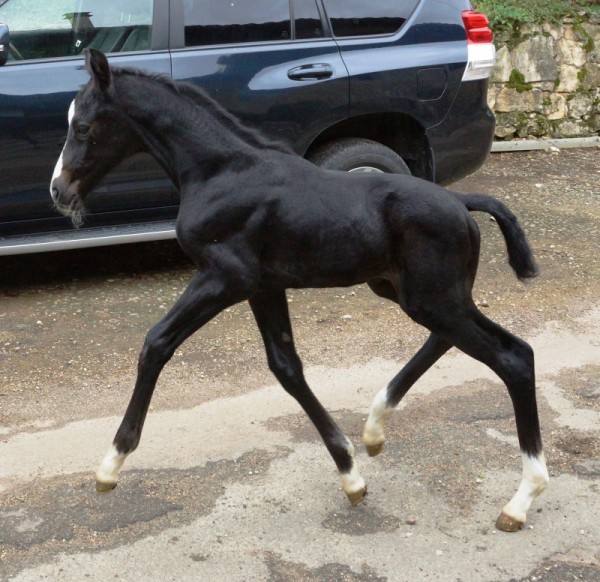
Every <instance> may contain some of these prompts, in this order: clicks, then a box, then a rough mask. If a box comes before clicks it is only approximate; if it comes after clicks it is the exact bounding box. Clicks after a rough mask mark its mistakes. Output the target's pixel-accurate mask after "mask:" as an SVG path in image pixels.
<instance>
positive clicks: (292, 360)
mask: <svg viewBox="0 0 600 582" xmlns="http://www.w3.org/2000/svg"><path fill="white" fill-rule="evenodd" d="M249 301H250V307H251V308H252V311H253V313H254V317H255V318H256V322H257V324H258V328H259V330H260V333H261V335H262V338H263V340H264V343H265V348H266V351H267V360H268V362H269V368H270V369H271V371H272V372H273V374H275V376H276V378H277V379H278V380H279V382H280V383H281V385H282V386H283V387H284V388H285V390H286V391H287V392H288V393H289V394H291V395H292V396H293V397H294V398H295V399H296V400H297V401H298V403H299V404H300V406H302V408H303V409H304V411H305V412H306V414H307V415H308V417H309V418H310V420H311V421H312V422H313V424H314V425H315V427H316V429H317V430H318V431H319V433H320V435H321V437H322V439H323V441H324V443H325V446H326V447H327V450H328V451H329V453H330V454H331V456H332V457H333V460H334V461H335V464H336V465H337V468H338V470H339V472H340V474H341V477H342V489H343V490H344V493H345V494H346V495H347V496H348V499H349V500H350V503H352V505H357V504H359V503H360V502H361V501H362V499H363V497H364V495H365V493H366V491H367V487H366V485H365V482H364V481H363V478H362V477H361V476H360V474H359V472H358V470H357V468H356V464H355V462H354V447H353V446H352V443H351V442H350V441H349V440H348V438H347V437H346V436H345V435H344V433H342V431H341V430H340V429H339V427H338V426H337V424H336V423H335V421H334V420H333V419H332V418H331V416H330V415H329V414H328V413H327V411H326V410H325V409H324V408H323V406H322V405H321V403H320V402H319V401H318V399H317V398H316V396H315V395H314V394H313V393H312V391H311V389H310V388H309V386H308V384H307V383H306V380H305V379H304V374H303V372H302V362H301V361H300V358H299V357H298V354H297V353H296V349H295V348H294V340H293V338H292V327H291V324H290V318H289V313H288V305H287V300H286V297H285V291H274V292H269V293H258V294H256V295H255V296H254V297H252V299H250V300H249Z"/></svg>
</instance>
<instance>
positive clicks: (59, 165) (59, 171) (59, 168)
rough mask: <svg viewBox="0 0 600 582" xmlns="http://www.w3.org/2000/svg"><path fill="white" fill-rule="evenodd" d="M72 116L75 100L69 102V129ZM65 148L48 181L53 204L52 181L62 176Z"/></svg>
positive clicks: (73, 114)
mask: <svg viewBox="0 0 600 582" xmlns="http://www.w3.org/2000/svg"><path fill="white" fill-rule="evenodd" d="M74 116H75V99H73V101H71V105H69V127H70V126H71V121H73V117H74ZM66 145H67V143H66V142H65V146H66ZM65 146H63V149H62V151H61V152H60V156H59V157H58V161H57V162H56V166H54V172H53V174H52V179H51V180H50V196H51V198H52V200H53V202H56V199H55V198H54V188H53V184H54V180H56V178H58V177H59V176H60V175H61V174H62V171H63V153H64V151H65Z"/></svg>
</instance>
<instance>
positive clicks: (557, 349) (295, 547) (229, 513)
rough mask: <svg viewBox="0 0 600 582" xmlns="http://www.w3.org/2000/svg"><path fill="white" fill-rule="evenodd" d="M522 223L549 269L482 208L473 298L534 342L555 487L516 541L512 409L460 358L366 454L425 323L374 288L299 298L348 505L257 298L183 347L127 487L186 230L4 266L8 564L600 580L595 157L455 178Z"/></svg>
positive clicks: (510, 162) (193, 573)
mask: <svg viewBox="0 0 600 582" xmlns="http://www.w3.org/2000/svg"><path fill="white" fill-rule="evenodd" d="M453 188H454V189H456V190H458V191H463V192H467V191H481V192H487V193H493V194H495V195H496V196H498V197H499V198H501V199H502V200H504V201H505V202H507V203H508V204H509V205H510V207H511V208H512V209H513V211H514V212H515V213H516V214H517V215H518V216H519V218H520V220H521V222H522V224H523V225H524V227H525V229H526V231H527V233H528V236H529V239H530V242H531V243H532V246H533V247H534V249H535V252H536V255H537V258H538V260H539V263H540V266H541V270H542V273H541V275H540V277H538V278H537V279H536V280H534V281H533V282H531V283H529V284H527V285H523V284H521V283H519V282H517V280H516V279H515V278H514V276H513V274H512V272H511V271H510V269H509V267H508V266H507V264H506V254H505V249H504V244H503V241H502V238H501V235H500V234H499V232H498V229H497V226H496V225H495V224H494V223H493V222H492V221H490V220H489V218H488V217H487V216H485V215H478V217H477V219H478V222H479V224H480V227H481V231H482V241H483V249H482V259H481V267H480V271H479V276H478V281H477V283H476V289H475V297H476V299H477V301H478V302H479V304H480V306H481V309H482V310H483V311H484V312H485V313H486V314H487V315H488V316H489V317H491V318H492V319H494V320H496V321H497V322H498V323H500V324H501V325H503V326H505V327H506V328H508V329H509V330H511V331H512V332H513V333H516V334H517V335H520V336H521V337H523V338H525V339H527V340H528V341H529V342H530V343H531V344H532V345H533V347H534V349H535V352H536V372H537V377H538V393H539V405H540V415H541V422H542V433H543V438H544V445H545V452H546V458H547V462H548V468H549V470H550V475H551V483H550V487H549V489H548V490H547V491H546V493H545V494H544V495H543V496H542V497H540V498H539V499H538V500H537V501H536V502H535V504H534V506H533V507H532V509H531V511H530V513H529V516H528V523H527V525H526V526H525V527H524V528H523V529H522V530H521V531H519V532H517V533H514V534H507V533H503V532H498V531H496V530H495V528H494V522H495V519H496V517H497V514H498V512H499V511H500V509H501V507H502V506H503V505H504V504H505V503H506V502H507V501H508V500H509V499H510V497H512V495H513V493H514V492H515V490H516V487H517V486H518V483H519V480H520V470H521V466H520V465H521V461H520V455H519V451H518V446H517V443H516V436H515V429H514V421H513V416H512V410H511V406H510V400H509V398H508V395H507V393H506V390H505V388H504V387H503V385H502V384H501V383H500V382H499V380H497V378H495V376H493V374H492V373H491V372H489V371H488V370H487V369H486V368H485V367H483V366H482V365H480V364H479V363H477V362H474V361H472V360H470V359H469V358H467V357H466V356H464V355H462V354H460V353H458V352H456V351H451V352H450V353H449V354H447V355H446V356H445V357H444V358H443V359H442V360H440V362H439V363H438V364H437V365H436V366H435V367H434V368H433V369H432V370H430V371H429V373H428V374H426V375H425V376H424V377H423V378H422V379H421V380H420V381H419V382H418V383H417V385H416V386H415V387H414V388H413V389H412V390H411V391H410V392H409V394H408V395H407V397H406V398H405V400H404V402H403V404H402V405H401V407H400V409H399V410H398V411H397V413H396V414H395V415H394V416H393V417H392V419H391V420H390V422H389V424H388V430H387V437H388V442H387V443H386V447H385V449H384V452H383V453H382V454H381V455H380V456H379V457H376V458H373V459H371V458H369V457H368V456H367V455H366V453H365V452H364V450H363V447H362V446H361V442H360V441H361V434H362V426H363V424H364V420H365V419H366V415H367V413H368V409H369V406H370V403H371V400H372V398H373V396H374V395H375V394H376V392H377V391H378V390H379V389H380V388H381V387H383V386H384V385H385V384H386V383H387V381H388V380H389V379H390V378H391V377H392V376H393V375H394V374H395V373H396V372H397V371H398V369H399V368H400V367H401V365H402V364H403V363H404V362H406V361H407V360H408V358H409V357H410V356H411V355H412V354H413V353H414V352H415V350H416V349H417V348H418V347H419V346H420V345H421V343H422V342H423V341H424V339H425V337H426V333H425V332H424V331H423V330H422V329H420V328H419V327H418V326H416V325H415V324H413V323H412V322H410V320H409V319H408V318H407V317H406V316H405V315H404V314H402V313H401V312H400V310H399V309H398V308H397V307H396V306H394V305H392V304H391V303H389V302H385V301H383V300H381V299H379V298H377V297H375V296H374V295H373V294H372V293H371V292H370V291H369V290H368V288H367V287H365V286H359V287H355V288H351V289H334V290H304V291H294V292H291V293H290V294H289V301H290V309H291V314H292V322H293V324H294V329H295V335H296V343H297V346H298V349H299V352H300V354H301V356H302V357H303V360H304V363H305V369H306V372H307V377H308V380H309V383H310V384H311V386H312V387H313V388H314V391H315V392H316V393H317V395H318V396H319V398H320V399H321V400H322V402H323V403H324V404H325V405H326V406H327V408H328V409H329V410H330V411H331V412H332V413H333V415H334V417H335V418H336V420H338V422H339V424H340V426H341V427H342V428H343V429H344V430H345V431H346V433H347V435H348V436H349V437H350V438H351V440H352V441H353V442H354V444H355V446H356V448H357V462H358V466H359V468H360V470H361V473H362V475H363V477H364V478H365V480H366V481H367V483H368V486H369V495H368V496H367V498H366V500H365V502H364V503H363V504H362V505H360V506H358V507H354V508H353V507H351V506H350V505H349V503H348V502H347V500H346V498H345V496H344V494H343V493H342V492H341V489H340V483H339V478H338V475H337V473H336V471H335V469H334V466H333V463H332V461H331V459H330V458H329V456H328V455H327V453H326V451H325V448H324V446H323V445H322V443H321V442H320V439H319V437H318V435H317V433H316V431H315V430H314V429H313V428H312V426H311V425H310V423H309V422H308V421H307V419H306V418H305V416H304V415H303V413H301V411H300V410H299V408H298V406H297V404H296V403H295V402H294V401H293V400H292V399H291V398H290V397H289V396H287V395H286V394H285V393H284V391H283V390H282V389H281V388H280V387H278V386H277V385H276V383H275V381H274V379H273V378H272V376H271V375H270V373H269V371H268V369H267V367H266V363H265V356H264V354H263V349H262V347H261V344H260V339H259V335H258V332H257V331H256V327H255V324H254V322H253V320H252V317H251V314H250V311H249V309H248V308H247V306H245V305H240V306H236V307H234V308H231V309H229V310H227V311H226V312H225V313H223V314H221V315H220V316H219V317H217V318H216V319H215V320H214V321H213V322H211V323H210V324H208V325H207V326H206V327H205V328H204V329H202V330H201V331H200V332H199V333H197V334H196V335H195V336H194V337H193V338H191V339H190V340H189V341H188V342H186V343H185V344H184V345H183V346H182V347H181V348H180V349H179V350H178V351H177V352H176V354H175V356H174V358H173V359H172V361H171V362H170V363H169V365H168V366H167V368H166V369H165V371H164V372H163V375H162V376H161V379H160V381H159V385H158V388H157V391H156V394H155V397H154V399H153V402H152V408H151V411H150V414H149V417H148V421H147V423H146V427H145V429H144V434H143V438H142V443H141V445H140V447H139V448H138V450H137V451H136V452H135V453H133V454H132V455H131V456H130V458H129V459H128V460H127V462H126V464H125V466H124V469H123V472H122V476H121V481H120V483H119V485H118V487H117V488H116V489H115V491H113V492H112V493H110V494H107V495H97V494H96V492H95V490H94V481H93V472H94V470H95V467H96V465H97V463H98V462H99V461H100V459H101V458H102V456H103V455H104V453H105V452H106V450H107V448H108V446H109V445H110V443H111V441H112V438H113V436H114V432H115V430H116V428H117V426H118V423H119V421H120V418H121V415H122V413H123V411H124V409H125V406H126V404H127V401H128V399H129V396H130V393H131V389H132V385H133V382H134V379H135V371H136V364H137V361H136V360H137V353H138V351H139V347H140V346H141V344H142V341H143V338H144V335H145V333H146V331H147V329H148V328H149V327H150V326H151V325H152V323H154V322H155V321H156V320H157V319H159V318H160V317H161V316H162V315H163V314H164V313H165V312H166V310H167V309H168V307H169V305H170V304H171V303H172V302H173V300H174V298H175V297H177V296H178V295H179V293H181V291H182V290H183V289H184V288H185V284H186V281H187V280H189V278H190V277H191V275H192V273H193V270H192V268H191V266H190V264H189V262H188V261H187V259H186V258H185V257H184V256H183V255H182V254H181V253H180V252H179V251H178V249H177V247H176V245H175V244H170V243H161V244H150V245H137V246H129V247H120V248H108V249H95V250H86V251H72V252H65V253H57V254H47V255H38V256H24V257H6V258H1V259H0V579H1V580H9V579H10V580H21V581H30V580H43V579H46V580H73V581H81V580H85V579H89V580H108V579H119V580H131V581H137V580H161V581H162V580H178V581H179V580H207V581H212V580H240V581H241V580H249V581H250V580H261V581H263V580H264V581H276V582H277V581H311V582H312V581H315V582H316V581H338V580H339V581H353V582H354V581H367V580H368V581H371V580H373V581H383V580H389V581H399V582H400V581H415V580H441V581H471V580H472V581H477V582H479V581H513V580H514V581H522V580H532V581H533V580H543V581H552V582H563V581H566V580H585V581H588V582H591V581H599V580H600V301H599V299H598V298H599V297H600V293H599V291H600V277H599V274H600V236H599V235H600V233H599V229H600V150H599V149H585V150H583V149H582V150H566V151H562V152H529V153H527V152H524V153H511V154H494V155H492V156H491V158H490V159H489V161H488V162H487V163H486V165H485V166H484V168H482V169H481V170H480V171H479V172H477V173H476V174H475V175H473V176H471V177H469V178H468V179H466V180H463V181H461V182H460V183H458V184H455V185H454V186H453Z"/></svg>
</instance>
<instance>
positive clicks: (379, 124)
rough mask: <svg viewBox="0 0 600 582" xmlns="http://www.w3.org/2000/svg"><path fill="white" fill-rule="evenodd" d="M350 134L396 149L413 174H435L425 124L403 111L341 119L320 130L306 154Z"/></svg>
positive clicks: (431, 178)
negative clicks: (422, 124)
mask: <svg viewBox="0 0 600 582" xmlns="http://www.w3.org/2000/svg"><path fill="white" fill-rule="evenodd" d="M347 137H358V138H366V139H370V140H373V141H376V142H379V143H381V144H383V145H385V146H387V147H389V148H390V149H391V150H393V151H395V152H396V153H397V154H398V155H399V156H400V157H401V158H402V159H403V160H404V161H405V162H406V165H407V166H408V167H409V169H410V171H411V173H412V175H413V176H418V177H420V178H425V179H427V180H433V178H434V167H433V161H434V160H433V155H432V152H431V149H430V147H429V141H428V139H427V134H426V132H425V128H424V127H423V126H421V125H420V124H419V123H418V122H417V121H416V120H415V119H414V118H412V117H410V116H408V115H404V114H402V113H393V112H388V113H371V114H366V115H357V116H355V117H351V118H349V119H345V120H343V121H340V122H338V123H336V124H334V125H332V126H330V127H328V128H327V129H326V130H324V131H323V132H321V133H320V134H319V135H318V136H317V137H316V138H315V139H314V140H313V141H312V143H311V144H310V146H309V147H308V149H307V150H306V152H305V154H304V157H310V156H311V154H313V153H314V152H315V151H316V150H318V149H319V148H321V147H322V146H323V145H325V144H327V143H328V142H331V141H333V140H337V139H340V138H347Z"/></svg>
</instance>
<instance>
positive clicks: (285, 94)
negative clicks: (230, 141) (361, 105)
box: [171, 0, 348, 154]
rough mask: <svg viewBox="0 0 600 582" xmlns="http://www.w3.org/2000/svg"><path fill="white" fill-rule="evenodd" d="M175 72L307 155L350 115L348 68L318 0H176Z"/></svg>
mask: <svg viewBox="0 0 600 582" xmlns="http://www.w3.org/2000/svg"><path fill="white" fill-rule="evenodd" d="M171 47H172V61H173V62H172V66H173V77H174V78H175V79H176V80H185V81H189V82H192V83H195V84H198V85H200V86H202V87H203V88H204V89H205V90H206V91H207V92H208V93H209V94H210V95H212V96H213V97H214V98H215V99H216V100H217V101H219V102H220V103H221V105H223V106H224V107H225V108H226V109H228V110H229V111H231V112H232V113H234V114H235V115H236V116H238V117H239V118H240V119H241V120H242V121H243V122H245V123H248V124H250V125H253V126H255V127H260V128H261V130H262V131H264V132H265V133H267V134H268V135H269V136H270V137H274V138H276V139H281V140H284V141H286V142H288V143H289V144H290V145H292V147H293V148H294V149H295V150H296V151H297V152H298V153H300V154H304V152H305V151H306V149H307V148H308V146H309V145H310V143H311V141H312V139H313V138H314V136H316V135H318V134H319V133H320V132H321V131H322V130H324V129H325V128H327V127H329V126H331V125H333V124H334V123H336V122H337V121H340V120H342V119H346V118H347V116H348V73H347V71H346V67H345V65H344V63H343V61H342V59H341V57H340V54H339V50H338V48H337V46H336V44H335V43H334V42H333V40H332V39H331V36H330V34H329V30H328V28H327V24H326V21H325V19H324V18H323V14H322V13H321V8H320V4H319V5H318V3H317V2H316V1H315V0H291V1H290V0H244V1H243V2H242V1H229V0H228V1H227V2H224V1H223V0H171Z"/></svg>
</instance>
